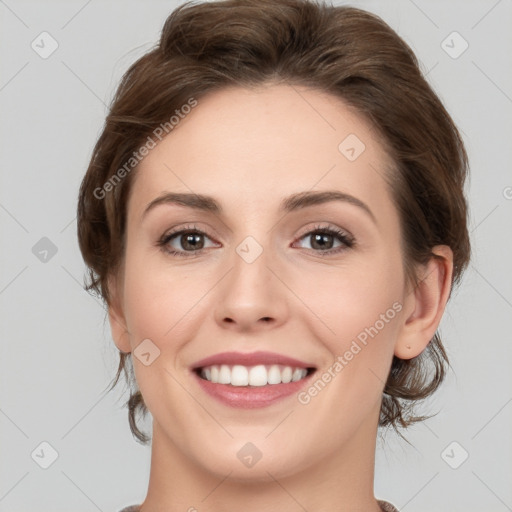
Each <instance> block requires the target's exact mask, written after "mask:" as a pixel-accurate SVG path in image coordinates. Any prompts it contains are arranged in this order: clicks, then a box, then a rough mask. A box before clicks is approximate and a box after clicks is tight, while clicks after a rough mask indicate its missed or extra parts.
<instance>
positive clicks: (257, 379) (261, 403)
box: [191, 352, 316, 409]
mask: <svg viewBox="0 0 512 512" xmlns="http://www.w3.org/2000/svg"><path fill="white" fill-rule="evenodd" d="M191 369H192V374H193V375H194V376H195V378H196V381H197V383H198V384H199V387H200V389H201V390H202V391H204V392H206V394H208V395H209V396H211V397H213V398H214V399H216V400H217V401H219V402H221V403H222V404H224V405H228V406H229V407H238V408H243V409H254V408H260V407H267V406H269V405H271V404H273V403H275V402H276V401H278V400H281V399H283V398H286V397H289V396H291V395H294V394H297V393H299V392H300V391H301V389H302V388H304V387H305V386H306V385H307V383H308V382H309V380H310V377H311V375H312V374H313V373H314V372H315V371H316V367H315V366H313V365H312V364H309V363H306V362H304V361H301V360H298V359H295V358H291V357H288V356H284V355H281V354H275V353H271V352H254V353H250V354H247V353H240V352H223V353H220V354H216V355H214V356H210V357H208V358H206V359H203V360H201V361H198V362H196V363H195V364H194V365H193V367H192V368H191Z"/></svg>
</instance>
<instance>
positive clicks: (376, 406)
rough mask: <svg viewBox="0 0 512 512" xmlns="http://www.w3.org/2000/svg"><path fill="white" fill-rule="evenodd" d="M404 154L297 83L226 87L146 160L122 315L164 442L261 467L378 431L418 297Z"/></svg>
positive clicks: (366, 443)
mask: <svg viewBox="0 0 512 512" xmlns="http://www.w3.org/2000/svg"><path fill="white" fill-rule="evenodd" d="M390 164H391V162H390V159H389V158H388V156H387V155H386V154H385V152H384V150H383V147H382V146H381V144H380V143H379V141H378V139H377V135H376V133H375V131H372V129H371V128H370V127H369V125H368V124H367V123H366V122H365V121H364V120H363V119H362V118H361V117H359V116H358V115H356V114H354V113H353V111H351V110H349V109H348V108H347V107H346V106H345V105H344V103H342V102H341V101H340V100H338V99H336V98H335V97H333V96H330V95H328V94H325V93H321V92H319V91H316V90H307V89H305V88H302V87H291V86H285V85H279V86H277V85H272V86H268V87H261V88H258V89H255V90H247V89H242V88H230V89H224V90H222V91H220V92H215V93H212V94H210V95H209V96H207V97H205V98H204V99H201V100H200V101H199V102H198V105H197V106H196V107H195V108H194V109H192V111H191V112H190V113H189V114H188V116H185V117H184V119H181V120H180V121H179V123H178V125H177V126H176V127H175V128H174V130H173V131H172V132H171V133H170V134H169V135H168V136H167V137H166V138H164V139H163V141H162V142H161V143H159V144H158V145H157V146H156V147H155V148H154V149H152V150H151V151H150V152H149V154H148V156H146V157H145V159H144V160H143V161H142V162H141V164H140V166H139V168H138V169H137V171H136V172H137V179H136V180H135V181H134V183H133V188H132V191H131V195H130V199H129V203H128V213H127V233H126V234H127V238H126V253H125V261H124V266H123V269H122V273H121V275H120V278H119V281H118V283H117V284H118V285H119V286H118V292H119V295H118V298H119V302H118V305H119V306H118V308H117V310H115V308H113V311H112V318H111V324H112V329H113V333H114V339H116V344H117V346H118V347H119V348H120V349H121V350H123V351H125V352H129V351H132V352H134V353H133V363H134V367H135V373H136V378H137V382H138V385H139V388H140V390H141V392H142V395H143V397H144V401H145V403H146V405H147V407H148V408H149V410H150V412H151V414H152V417H153V423H154V428H155V430H154V440H153V443H158V448H159V450H160V452H161V453H166V454H168V455H169V457H171V456H172V457H174V458H177V457H182V460H188V461H189V462H192V463H194V464H195V465H198V467H201V468H203V469H204V470H206V471H208V472H213V473H215V474H218V475H220V476H222V477H224V476H225V475H226V474H228V473H230V472H231V473H230V475H231V478H239V479H244V478H250V479H252V480H254V479H255V478H267V479H268V473H267V472H269V473H270V474H272V475H274V476H275V477H276V478H277V477H278V476H281V477H283V476H285V475H289V474H292V473H297V472H299V471H303V470H307V469H308V468H311V467H312V466H313V465H316V464H319V463H321V462H322V463H326V462H327V461H331V460H332V459H333V457H335V456H339V457H344V458H350V457H352V456H353V455H354V454H359V455H361V453H370V452H371V451H372V450H373V449H374V441H375V433H376V428H377V422H378V416H379V410H380V404H381V396H382V390H383V387H384V382H385V381H386V378H387V375H388V372H389V368H390V365H391V360H392V357H393V353H394V350H395V346H396V344H397V340H398V339H399V338H400V335H401V332H402V330H403V328H404V325H405V323H406V318H407V314H408V311H410V309H411V308H410V307H408V301H409V299H410V298H411V297H410V295H408V293H407V291H406V286H405V280H404V271H403V260H402V255H401V251H400V237H401V234H400V229H399V217H398V212H397V209H396V206H395V205H394V203H393V200H392V198H391V195H390V192H389V190H388V186H387V184H386V182H385V181H384V179H383V175H384V172H385V168H386V166H388V165H390ZM327 191H328V192H335V193H337V194H339V196H338V199H335V198H334V199H333V198H332V197H331V200H329V201H323V200H321V199H322V196H320V197H319V200H318V201H315V200H313V199H311V200H309V199H307V200H305V201H302V202H301V201H300V200H297V197H296V195H297V194H301V195H303V196H302V199H304V198H308V197H310V198H314V197H315V196H314V195H313V194H315V195H316V194H319V193H323V192H327ZM170 193H172V194H186V195H187V196H186V199H187V201H188V202H189V203H190V204H189V205H188V206H187V205H185V204H184V202H181V203H180V202H173V201H171V199H172V198H171V196H167V199H168V200H165V196H166V194H170ZM202 196H208V198H209V200H208V201H207V202H205V201H204V200H203V199H202ZM159 198H160V199H159ZM162 198H164V199H162ZM157 199H159V200H158V201H156V202H154V201H155V200H157ZM299 199H300V197H299ZM324 199H325V196H324ZM181 231H186V232H188V233H186V234H183V233H181V234H177V235H175V236H172V235H173V234H175V233H179V232H181ZM172 251H176V252H177V254H172ZM124 329H126V331H127V332H128V333H129V334H126V333H124V334H123V331H124ZM143 340H146V341H144V342H143ZM148 340H149V341H148ZM141 342H143V344H142V345H140V347H139V344H141ZM261 352H266V353H267V356H268V357H267V358H265V357H263V356H262V355H261V354H256V355H255V357H254V358H252V359H250V358H246V359H244V358H243V357H242V356H247V355H249V356H250V355H251V354H255V353H261ZM226 353H231V354H230V355H229V354H228V355H226ZM268 353H270V356H269V354H268ZM219 354H220V356H219V358H218V359H217V360H216V361H213V360H212V361H209V362H208V361H206V362H205V361H203V360H204V359H205V358H209V357H211V356H216V355H219ZM280 358H281V359H280ZM283 358H293V359H294V360H295V361H286V360H285V359H283ZM213 362H216V363H217V366H218V372H217V371H216V370H215V368H212V363H213ZM222 363H224V364H225V365H226V368H224V369H222V368H221V365H222ZM262 365H263V367H262ZM198 366H199V367H202V368H203V369H205V370H206V371H205V372H204V373H203V377H204V376H207V377H209V378H210V379H212V378H215V376H217V373H219V376H217V378H219V379H220V380H221V382H224V383H213V382H208V381H205V380H204V378H202V377H201V376H200V375H199V374H200V373H201V369H197V367H198ZM205 366H206V367H207V368H204V367H205ZM235 366H236V368H234V367H235ZM287 366H288V367H289V368H286V367H287ZM255 367H256V369H253V368H255ZM272 367H273V368H272ZM233 368H234V369H233ZM301 368H304V369H307V368H314V369H315V371H314V372H311V370H309V371H308V373H307V376H306V377H305V378H303V379H300V380H298V381H297V380H292V382H291V383H286V381H289V379H290V378H293V377H294V375H295V379H297V378H299V377H301V376H302V375H303V374H304V373H306V371H301ZM296 369H297V371H296ZM223 379H233V381H231V380H229V381H228V380H223ZM249 379H250V382H252V383H253V384H252V385H250V386H247V384H248V383H250V382H249ZM274 379H275V380H274ZM269 380H270V381H271V382H279V381H283V380H284V381H285V382H284V383H283V382H281V383H280V384H277V383H272V384H268V383H267V384H265V382H268V381H269ZM226 382H231V384H228V383H226ZM315 383H316V385H315ZM249 443H250V444H249ZM351 454H352V455H351ZM260 457H261V458H260ZM258 459H259V460H258Z"/></svg>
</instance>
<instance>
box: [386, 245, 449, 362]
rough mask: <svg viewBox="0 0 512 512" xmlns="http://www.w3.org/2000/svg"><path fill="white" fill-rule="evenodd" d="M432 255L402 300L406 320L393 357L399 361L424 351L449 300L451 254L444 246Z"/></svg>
mask: <svg viewBox="0 0 512 512" xmlns="http://www.w3.org/2000/svg"><path fill="white" fill-rule="evenodd" d="M432 252H433V253H434V254H435V256H433V257H432V258H431V259H430V261H429V262H428V263H427V264H426V265H425V266H424V267H423V272H422V274H420V276H419V278H420V279H419V282H418V284H417V285H416V286H415V287H414V289H413V290H412V291H411V292H410V293H409V295H408V297H406V300H405V302H406V307H405V308H404V310H405V311H408V313H407V314H408V316H407V317H406V319H405V322H404V325H403V326H402V329H401V331H400V334H399V336H398V339H397V342H396V344H395V356H396V357H399V358H400V359H412V358H413V357H416V356H418V355H420V354H421V353H422V352H423V350H425V348H426V347H427V345H428V344H429V342H430V340H431V339H432V338H433V337H434V335H435V333H436V330H437V328H438V326H439V324H440V322H441V318H442V316H443V313H444V310H445V307H446V303H447V302H448V297H449V296H450V290H451V285H452V274H453V252H452V250H451V249H450V247H448V246H446V245H438V246H435V247H434V248H433V249H432Z"/></svg>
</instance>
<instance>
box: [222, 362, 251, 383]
mask: <svg viewBox="0 0 512 512" xmlns="http://www.w3.org/2000/svg"><path fill="white" fill-rule="evenodd" d="M227 384H232V385H233V386H247V385H248V384H249V371H248V370H247V368H246V367H245V366H241V365H239V364H237V365H235V366H233V369H232V370H231V379H230V381H229V382H228V383H227Z"/></svg>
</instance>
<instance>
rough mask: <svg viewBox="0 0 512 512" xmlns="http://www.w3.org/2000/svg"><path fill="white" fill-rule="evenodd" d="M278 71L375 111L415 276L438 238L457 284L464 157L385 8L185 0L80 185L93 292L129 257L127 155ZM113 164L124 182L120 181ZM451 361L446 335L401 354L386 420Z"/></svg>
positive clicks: (409, 271) (127, 86) (406, 416)
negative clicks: (226, 92) (191, 112)
mask: <svg viewBox="0 0 512 512" xmlns="http://www.w3.org/2000/svg"><path fill="white" fill-rule="evenodd" d="M279 82H282V83H288V84H296V85H303V86H307V87H310V88H314V89H316V90H321V91H325V92H328V93H331V94H333V95H334V96H336V97H338V98H340V99H342V100H343V101H344V102H345V104H347V105H349V106H350V107H352V108H354V109H356V111H357V112H359V114H360V115H362V116H364V117H365V118H366V119H368V120H369V121H370V122H371V124H372V126H373V127H375V129H376V130H377V131H378V132H379V133H380V134H381V135H382V137H383V140H384V142H385V144H386V149H387V150H388V152H389V154H390V156H391V157H392V159H393V161H394V164H395V165H394V168H393V169H392V172H390V173H389V176H387V178H388V179H389V183H390V186H391V190H392V193H393V195H394V199H395V202H396V205H397V208H398V210H399V213H400V218H401V229H402V242H403V248H402V249H403V251H404V261H405V272H406V276H407V277H408V278H410V279H411V280H412V281H414V282H415V283H416V284H417V280H416V278H415V275H414V272H413V268H414V267H413V265H414V264H415V263H425V262H427V261H428V260H429V259H430V258H431V257H433V254H432V252H431V250H432V248H433V246H435V245H437V244H446V245H448V246H449V247H451V249H452V250H453V253H454V272H453V278H452V280H453V284H455V283H458V281H459V280H460V277H461V274H462V272H463V270H464V269H465V267H466V266H467V264H468V261H469V254H470V244H469V236H468V230H467V211H466V201H465V198H464V182H465V179H466V174H467V156H466V152H465V149H464V146H463V143H462V140H461V137H460V135H459V133H458V131H457V128H456V127H455V125H454V123H453V121H452V120H451V118H450V116H449V115H448V113H447V112H446V110H445V108H444V107H443V105H442V104H441V102H440V100H439V98H438V97H437V96H436V94H435V93H434V92H433V90H432V89H431V88H430V86H429V85H428V83H427V82H426V80H425V78H424V77H423V76H422V73H421V71H420V69H419V67H418V62H417V59H416V57H415V55H414V54H413V52H412V50H411V49H410V48H409V47H408V46H407V44H406V43H405V42H404V41H403V40H402V39H401V38H400V37H399V36H398V35H397V34H396V33H395V32H394V31H393V30H392V29H391V28H390V27H389V26H388V25H387V24H386V23H384V22H383V21H382V20H381V19H380V18H379V17H377V16H375V15H373V14H371V13H368V12H365V11H362V10H359V9H355V8H351V7H333V6H329V5H326V4H321V3H315V2H313V1H308V0H258V1H253V0H225V1H221V2H205V3H200V4H195V3H193V2H188V3H185V4H183V5H181V6H179V7H178V8H177V9H176V10H174V11H173V12H172V13H171V15H170V16H169V17H168V19H167V20H166V22H165V25H164V27H163V30H162V34H161V39H160V41H159V43H158V44H157V45H156V47H155V48H154V49H153V50H151V51H150V52H148V53H147V54H145V55H144V56H142V57H141V58H140V59H138V60H137V61H136V62H135V63H134V64H133V65H132V66H131V67H130V68H129V69H128V71H127V72H126V74H125V75H124V77H123V79H122V82H121V84H120V85H119V88H118V90H117V92H116V94H115V97H114V99H113V101H112V104H111V107H110V112H109V114H108V116H107V118H106V121H105V125H104V128H103V131H102V133H101V135H100V137H99V140H98V141H97V143H96V145H95V147H94V150H93V154H92V157H91V161H90V164H89V168H88V169H87V173H86V175H85V177H84V179H83V182H82V185H81V188H80V194H79V201H78V217H77V222H78V239H79V244H80V250H81V252H82V255H83V258H84V260H85V262H86V264H87V266H88V267H89V273H88V277H89V282H88V284H87V286H86V289H87V290H92V291H94V292H96V293H98V294H100V295H101V297H102V298H103V299H104V300H105V302H106V303H107V305H109V304H110V295H109V290H108V286H107V282H108V281H107V280H108V277H109V275H115V274H116V272H117V271H118V270H119V265H120V263H121V261H122V258H123V254H124V233H125V224H126V204H127V198H128V193H129V191H130V186H131V183H132V181H133V176H134V174H135V169H136V166H134V170H133V171H131V172H130V169H127V168H126V162H128V161H130V159H132V158H133V156H134V155H135V154H136V153H137V150H138V149H139V148H140V146H141V144H143V143H144V141H146V140H148V137H149V136H151V134H152V133H154V130H155V129H157V127H159V126H161V125H162V124H163V123H166V122H167V123H168V120H169V116H170V115H171V114H172V113H173V112H175V111H176V109H178V108H180V107H181V106H182V105H185V104H187V102H189V101H190V98H191V97H194V98H199V99H200V98H201V96H203V95H204V94H207V93H210V92H212V91H215V90H218V89H221V88H223V87H226V86H241V87H253V86H257V85H261V84H266V83H279ZM123 166H124V167H123ZM121 168H124V169H125V172H124V173H119V171H120V169H121ZM116 171H117V177H118V178H120V177H122V179H118V181H117V182H115V183H113V182H112V178H114V177H115V176H114V175H115V174H116ZM121 174H122V176H121ZM109 180H110V183H111V186H110V187H108V189H107V187H106V186H105V184H106V183H107V182H108V181H109ZM114 185H115V186H114ZM98 191H101V193H100V192H98ZM105 191H107V193H106V192H105ZM447 363H448V359H447V355H446V353H445V350H444V348H443V346H442V344H441V340H440V337H439V335H438V333H436V335H435V336H434V337H433V339H432V340H431V341H430V343H429V345H428V347H427V349H426V350H425V351H424V352H423V353H422V354H420V355H419V356H418V357H415V358H413V359H410V360H401V359H399V358H397V357H394V359H393V362H392V367H391V371H390V374H389V378H388V380H387V382H386V385H385V388H384V396H383V401H382V407H381V414H380V421H379V424H380V425H381V426H385V425H392V426H394V427H395V428H397V427H398V426H402V427H406V426H407V425H409V424H411V423H412V422H414V421H419V420H422V419H424V417H421V416H414V415H413V414H412V409H411V406H412V405H414V403H415V402H416V401H417V400H420V399H423V398H425V397H427V396H429V395H430V394H431V393H433V392H434V391H435V390H436V389H437V387H438V386H439V384H440V383H441V381H442V380H443V378H444V375H445V371H446V364H447ZM122 371H124V374H125V377H126V379H127V382H128V383H129V384H130V388H131V394H130V398H129V400H128V401H127V405H128V409H129V421H130V428H131V430H132V433H133V434H134V436H135V437H136V438H137V439H139V440H140V441H142V442H143V443H146V442H148V440H149V438H148V437H147V436H146V435H145V434H144V433H142V432H141V431H140V430H139V428H138V427H137V423H136V413H137V412H142V413H143V414H144V415H145V414H146V413H147V408H146V406H145V404H144V401H143V398H142V395H141V393H140V391H139V390H138V389H137V386H136V381H135V379H134V375H133V366H132V361H131V354H126V353H122V352H120V361H119V367H118V370H117V374H116V377H115V380H114V381H113V384H112V387H114V386H115V385H116V384H117V382H118V380H119V377H120V374H121V372H122ZM132 386H134V388H132Z"/></svg>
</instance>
